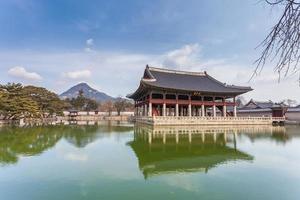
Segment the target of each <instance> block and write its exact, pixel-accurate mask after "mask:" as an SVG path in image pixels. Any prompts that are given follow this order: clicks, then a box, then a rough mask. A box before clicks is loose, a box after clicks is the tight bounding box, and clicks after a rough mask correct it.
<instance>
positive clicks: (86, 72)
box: [63, 69, 92, 79]
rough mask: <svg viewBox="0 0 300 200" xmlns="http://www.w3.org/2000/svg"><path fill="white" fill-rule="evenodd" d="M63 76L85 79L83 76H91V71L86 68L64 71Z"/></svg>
mask: <svg viewBox="0 0 300 200" xmlns="http://www.w3.org/2000/svg"><path fill="white" fill-rule="evenodd" d="M63 76H64V77H66V78H69V79H85V78H90V77H91V76H92V73H91V71H90V70H87V69H86V70H77V71H71V72H66V73H64V74H63Z"/></svg>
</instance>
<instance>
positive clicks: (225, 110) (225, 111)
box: [223, 103, 227, 117]
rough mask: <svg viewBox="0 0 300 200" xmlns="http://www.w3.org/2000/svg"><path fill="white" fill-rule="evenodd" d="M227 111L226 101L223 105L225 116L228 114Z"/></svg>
mask: <svg viewBox="0 0 300 200" xmlns="http://www.w3.org/2000/svg"><path fill="white" fill-rule="evenodd" d="M226 113H227V109H226V104H225V103H224V106H223V117H226V115H227V114H226Z"/></svg>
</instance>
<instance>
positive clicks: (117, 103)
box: [114, 97, 127, 115]
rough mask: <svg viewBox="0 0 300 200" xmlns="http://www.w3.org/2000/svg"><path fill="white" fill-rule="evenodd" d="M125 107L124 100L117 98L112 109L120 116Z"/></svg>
mask: <svg viewBox="0 0 300 200" xmlns="http://www.w3.org/2000/svg"><path fill="white" fill-rule="evenodd" d="M126 106H127V102H126V99H123V98H122V97H118V98H117V99H116V101H115V102H114V107H115V108H116V110H117V112H118V115H121V112H122V111H124V110H125V108H126Z"/></svg>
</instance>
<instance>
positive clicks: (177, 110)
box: [175, 94, 179, 117]
mask: <svg viewBox="0 0 300 200" xmlns="http://www.w3.org/2000/svg"><path fill="white" fill-rule="evenodd" d="M175 116H176V117H178V116H179V106H178V95H177V94H176V105H175Z"/></svg>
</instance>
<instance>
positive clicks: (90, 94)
mask: <svg viewBox="0 0 300 200" xmlns="http://www.w3.org/2000/svg"><path fill="white" fill-rule="evenodd" d="M80 90H82V91H83V95H84V96H85V97H86V98H89V99H94V100H96V101H107V100H114V98H113V97H111V96H109V95H107V94H105V93H103V92H99V91H98V90H96V89H93V88H92V87H90V86H89V85H88V84H87V83H79V84H77V85H75V86H73V87H71V88H70V89H68V90H67V91H65V92H63V93H62V94H61V95H59V97H60V98H62V99H66V98H69V99H71V98H76V97H77V96H78V94H79V91H80Z"/></svg>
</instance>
